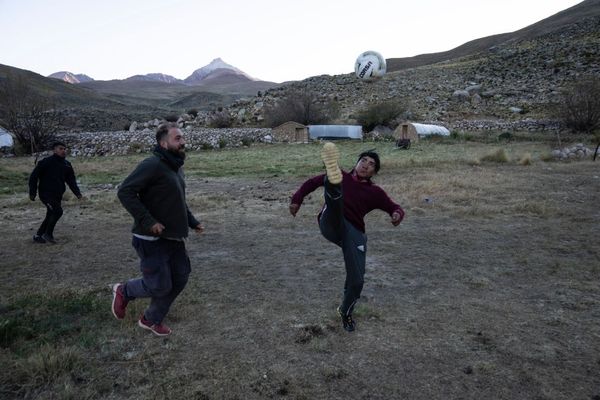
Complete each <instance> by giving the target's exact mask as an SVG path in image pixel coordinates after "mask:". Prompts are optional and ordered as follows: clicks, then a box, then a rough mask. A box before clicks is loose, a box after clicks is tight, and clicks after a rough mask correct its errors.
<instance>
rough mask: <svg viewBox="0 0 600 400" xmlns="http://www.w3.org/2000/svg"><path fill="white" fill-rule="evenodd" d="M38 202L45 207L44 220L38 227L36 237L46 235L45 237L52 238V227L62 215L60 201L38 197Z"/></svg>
mask: <svg viewBox="0 0 600 400" xmlns="http://www.w3.org/2000/svg"><path fill="white" fill-rule="evenodd" d="M40 201H41V202H42V204H44V205H45V206H46V218H44V221H43V222H42V225H40V228H39V229H38V231H37V235H38V236H42V235H44V234H46V235H47V236H50V237H54V227H55V226H56V223H57V222H58V220H59V219H60V217H62V215H63V209H62V207H61V204H60V203H61V201H60V199H52V198H46V197H42V196H40Z"/></svg>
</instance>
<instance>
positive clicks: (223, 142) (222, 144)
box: [219, 138, 227, 149]
mask: <svg viewBox="0 0 600 400" xmlns="http://www.w3.org/2000/svg"><path fill="white" fill-rule="evenodd" d="M226 146H227V139H224V138H221V139H219V148H220V149H224V148H225V147H226Z"/></svg>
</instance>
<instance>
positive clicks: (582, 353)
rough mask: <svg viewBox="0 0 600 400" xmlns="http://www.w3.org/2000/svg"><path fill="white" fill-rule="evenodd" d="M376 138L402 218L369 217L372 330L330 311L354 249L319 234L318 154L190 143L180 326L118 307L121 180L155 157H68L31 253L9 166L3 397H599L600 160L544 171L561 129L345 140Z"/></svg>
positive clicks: (35, 211)
mask: <svg viewBox="0 0 600 400" xmlns="http://www.w3.org/2000/svg"><path fill="white" fill-rule="evenodd" d="M339 146H340V150H341V153H342V154H343V158H342V162H341V164H342V166H343V167H344V168H345V169H350V168H351V167H352V165H353V163H354V161H355V158H356V156H357V154H358V153H359V152H360V151H362V150H366V149H371V148H376V150H377V151H378V152H379V153H380V154H381V157H382V170H381V172H380V174H379V175H378V176H377V178H376V182H377V183H378V184H379V185H381V186H382V187H383V188H384V189H385V190H386V191H387V192H388V193H389V194H390V196H391V197H392V198H394V199H395V200H397V201H398V202H399V203H400V204H401V205H402V206H403V208H404V209H405V210H406V218H405V221H403V222H402V224H400V226H399V227H397V228H394V227H393V226H392V225H391V224H390V223H389V216H387V215H385V214H384V213H382V212H377V211H375V212H373V213H371V214H369V216H368V217H367V218H366V224H367V233H368V235H369V251H368V253H367V274H366V277H365V288H364V291H363V297H362V298H361V302H360V304H359V307H358V309H357V312H356V320H357V331H356V332H354V333H352V334H348V333H346V332H345V331H343V330H342V329H341V326H340V323H339V321H338V319H337V317H336V314H335V307H336V306H337V304H338V303H339V301H340V298H341V293H342V287H343V279H344V272H343V262H342V257H341V252H340V251H339V249H337V248H336V247H335V246H333V245H332V244H330V243H328V242H326V241H325V240H324V239H323V238H322V237H321V236H320V234H319V232H318V228H317V225H316V220H315V216H316V213H317V212H318V210H319V207H320V205H321V203H322V192H321V191H320V190H319V191H317V192H315V193H313V195H311V196H309V197H308V198H307V199H306V200H305V202H304V204H303V206H302V208H301V210H300V212H299V214H298V216H297V217H296V218H292V217H291V216H290V215H289V213H288V211H287V207H288V203H289V198H290V196H291V195H292V194H293V192H294V191H295V190H296V189H297V188H298V186H299V185H300V184H301V183H302V182H303V181H304V180H305V179H306V178H308V177H310V176H313V175H315V174H318V173H320V172H321V169H322V167H321V162H320V159H319V157H318V153H319V149H320V146H319V145H318V144H309V145H271V146H268V145H255V146H251V147H249V148H239V149H223V150H218V151H206V152H204V151H203V152H196V153H190V154H188V159H187V160H186V166H185V173H186V178H187V185H188V187H187V190H188V203H189V205H190V208H191V210H192V211H193V212H194V213H195V214H196V215H197V216H198V217H200V219H201V220H202V221H203V223H204V224H205V226H206V232H205V234H203V235H192V236H191V237H190V238H189V240H188V242H187V247H188V252H189V256H190V259H191V262H192V269H193V272H192V275H191V278H190V282H189V283H188V286H187V287H186V289H185V290H184V292H183V293H182V295H181V296H180V297H179V298H178V300H177V301H176V303H175V304H174V306H173V308H172V310H171V312H170V314H169V316H168V317H167V320H166V323H167V324H169V326H171V327H172V329H173V334H172V335H171V336H169V337H168V338H156V337H153V336H151V335H150V334H148V333H147V332H146V331H143V330H141V329H139V328H138V327H137V325H136V319H137V317H138V316H139V314H140V313H141V312H142V311H143V309H144V307H145V304H147V302H146V301H141V300H139V301H136V302H133V303H131V305H130V307H129V310H128V316H127V318H126V319H125V320H124V321H117V320H115V319H114V317H112V314H111V313H110V301H111V291H110V287H109V285H110V284H111V283H113V282H118V281H123V280H126V279H128V278H132V277H135V276H136V275H137V273H138V272H137V271H138V269H137V268H138V267H137V263H138V260H137V256H136V255H135V252H134V250H133V249H132V248H131V246H130V244H129V242H130V226H131V219H130V217H129V216H128V215H127V214H126V212H125V211H124V210H123V209H122V207H121V206H120V204H119V203H118V200H117V199H116V190H115V185H117V184H118V183H119V182H120V181H121V180H122V179H123V178H124V177H125V176H126V175H127V174H128V173H129V172H130V171H131V170H132V168H133V167H134V166H135V165H136V164H137V162H139V161H140V160H141V159H142V158H143V157H144V155H135V156H128V157H114V158H110V157H106V158H93V159H71V161H72V163H73V165H74V167H75V170H76V172H77V174H78V178H79V181H80V184H81V188H82V191H83V192H84V195H85V199H84V200H83V201H77V200H76V199H75V198H74V196H72V195H69V194H67V195H66V196H65V201H64V209H65V215H64V217H63V219H61V221H60V222H59V224H58V226H57V229H56V237H57V239H58V240H59V243H58V244H57V245H34V244H33V243H32V242H31V236H32V235H33V233H34V232H35V229H36V228H37V225H38V224H39V223H40V222H41V219H42V218H43V209H42V207H41V205H40V203H39V202H35V203H33V202H30V201H29V200H28V199H27V191H26V185H27V177H28V174H29V172H30V171H31V168H32V160H31V159H30V158H12V159H0V217H1V218H2V221H3V225H4V228H3V235H2V236H3V239H2V243H3V245H2V246H1V248H0V260H1V261H0V265H1V268H0V270H1V272H2V276H3V277H4V279H3V280H2V281H1V282H0V362H1V363H2V365H3V368H2V370H1V372H0V397H2V398H7V399H8V398H25V399H97V398H101V399H141V398H148V399H175V398H186V399H187V398H190V399H262V398H291V399H315V398H352V399H391V398H398V399H454V398H462V399H481V398H493V399H598V398H600V375H599V374H598V369H599V368H600V324H599V321H600V282H599V281H600V246H598V241H599V237H600V208H599V205H600V162H596V163H594V162H592V161H589V160H588V161H578V162H569V163H562V162H561V163H559V162H548V161H543V160H547V159H548V154H549V152H550V149H551V147H552V146H551V143H550V141H546V140H536V141H526V140H514V141H513V142H510V143H505V142H497V141H495V140H493V138H490V139H486V138H482V137H480V138H478V140H477V141H471V140H469V141H465V140H450V139H446V140H443V141H437V142H436V141H434V142H432V141H426V142H421V143H420V144H418V145H413V147H412V148H411V149H410V150H407V151H406V150H397V149H395V148H394V147H393V145H392V143H388V142H375V143H367V142H365V143H360V142H340V143H339Z"/></svg>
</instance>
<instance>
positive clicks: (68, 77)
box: [48, 71, 94, 83]
mask: <svg viewBox="0 0 600 400" xmlns="http://www.w3.org/2000/svg"><path fill="white" fill-rule="evenodd" d="M48 78H54V79H60V80H61V81H65V82H67V83H84V82H91V81H93V80H94V79H93V78H90V77H89V76H87V75H85V74H74V73H72V72H69V71H60V72H55V73H53V74H51V75H48Z"/></svg>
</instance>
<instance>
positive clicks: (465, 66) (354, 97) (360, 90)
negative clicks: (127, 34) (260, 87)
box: [229, 16, 600, 128]
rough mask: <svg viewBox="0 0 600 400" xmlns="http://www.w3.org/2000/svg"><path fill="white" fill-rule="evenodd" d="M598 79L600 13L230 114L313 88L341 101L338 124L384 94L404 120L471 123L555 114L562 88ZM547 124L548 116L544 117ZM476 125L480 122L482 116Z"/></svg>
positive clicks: (279, 94) (296, 86) (258, 116)
mask: <svg viewBox="0 0 600 400" xmlns="http://www.w3.org/2000/svg"><path fill="white" fill-rule="evenodd" d="M585 75H593V76H598V77H600V16H591V17H587V18H583V19H581V20H579V21H577V22H575V23H572V24H569V25H566V26H563V27H562V28H561V29H559V30H555V31H552V32H551V33H546V34H542V35H539V36H537V37H535V38H533V39H523V40H512V41H509V42H506V43H503V44H501V45H497V46H493V47H491V48H489V49H487V50H485V51H482V52H478V53H476V54H473V55H469V56H466V57H462V58H459V59H455V60H450V61H445V62H440V63H436V64H432V65H425V66H421V67H417V68H407V69H404V70H400V71H396V72H391V73H388V74H386V75H385V76H384V77H383V78H381V79H378V80H374V81H360V80H358V79H357V78H356V77H355V76H354V75H353V74H348V75H338V76H327V75H325V76H317V77H312V78H309V79H306V80H304V81H301V82H295V83H292V84H289V85H285V86H281V87H278V88H274V89H270V90H268V91H266V92H265V93H264V94H263V95H262V96H261V97H255V98H253V99H251V100H249V101H243V102H242V101H238V102H237V103H234V104H233V106H232V107H230V108H229V112H230V114H231V116H232V118H237V119H238V121H245V122H243V123H245V124H256V123H259V122H261V121H262V120H263V119H264V115H263V113H264V110H265V108H266V107H267V106H269V105H272V104H275V103H276V102H277V101H279V100H280V99H282V98H284V97H286V96H290V95H293V94H294V93H298V92H299V91H303V90H308V91H310V92H312V93H315V94H316V95H317V102H319V103H326V102H329V101H333V102H337V103H338V104H339V107H340V110H341V114H340V117H339V120H338V121H337V122H339V123H352V122H354V118H355V115H356V113H357V111H359V110H361V109H364V108H365V107H366V106H368V105H369V104H373V103H379V102H382V101H386V100H395V101H402V102H404V103H406V104H407V106H408V109H409V111H408V112H407V114H406V115H405V116H404V118H405V119H409V120H418V121H435V122H440V123H443V124H445V125H448V126H449V127H454V126H459V125H461V126H463V127H467V128H468V127H469V126H470V125H469V123H465V121H484V123H485V124H492V125H493V124H494V123H496V122H497V123H505V122H506V121H517V120H525V119H535V120H539V119H542V120H547V119H550V120H552V119H555V118H556V116H555V114H554V113H553V111H552V107H551V105H552V104H553V103H554V102H556V101H558V100H559V97H560V91H561V89H563V88H564V87H565V86H567V85H568V84H570V83H571V82H573V81H575V80H577V79H579V78H581V77H583V76H585ZM544 123H545V122H544ZM476 124H481V123H479V122H477V123H476Z"/></svg>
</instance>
